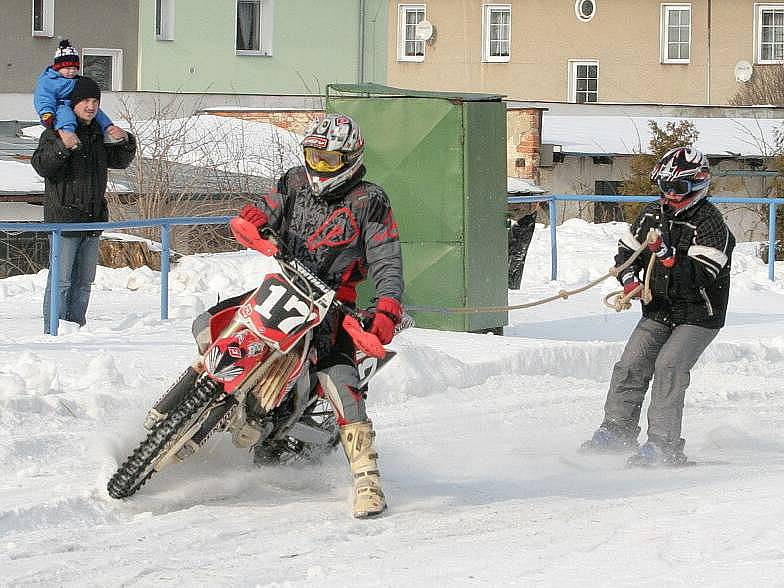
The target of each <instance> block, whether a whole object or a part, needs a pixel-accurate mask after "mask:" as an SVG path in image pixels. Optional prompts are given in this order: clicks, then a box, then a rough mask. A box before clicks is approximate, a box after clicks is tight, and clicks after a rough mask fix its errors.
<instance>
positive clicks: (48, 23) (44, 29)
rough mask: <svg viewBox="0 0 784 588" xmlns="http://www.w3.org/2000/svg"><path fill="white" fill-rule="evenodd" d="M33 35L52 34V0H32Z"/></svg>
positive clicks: (49, 35) (43, 35)
mask: <svg viewBox="0 0 784 588" xmlns="http://www.w3.org/2000/svg"><path fill="white" fill-rule="evenodd" d="M33 36H34V37H53V36H54V0H33Z"/></svg>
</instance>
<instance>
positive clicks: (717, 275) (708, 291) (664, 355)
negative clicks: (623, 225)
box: [581, 147, 735, 466]
mask: <svg viewBox="0 0 784 588" xmlns="http://www.w3.org/2000/svg"><path fill="white" fill-rule="evenodd" d="M710 178H711V174H710V166H709V164H708V158H707V157H705V155H704V154H703V153H702V152H700V151H699V150H697V149H694V148H691V147H676V148H675V149H671V150H670V151H668V152H667V153H666V154H665V155H664V156H663V157H662V158H661V159H660V160H659V162H658V163H657V164H656V165H655V166H654V168H653V171H652V172H651V179H652V180H653V181H654V182H655V183H656V184H657V186H658V187H659V190H660V191H661V194H662V197H661V199H660V200H659V201H657V202H651V203H649V204H648V205H647V206H646V207H645V208H644V209H643V210H642V212H641V213H640V216H639V217H638V218H637V220H636V221H634V223H633V224H632V225H631V227H630V230H629V232H628V233H627V234H626V235H624V236H623V237H622V238H621V240H620V242H619V243H618V254H617V255H616V256H615V263H616V266H618V265H621V264H623V263H624V262H625V261H626V260H627V259H629V257H631V255H632V253H634V251H636V250H637V249H639V248H640V247H641V243H642V242H643V241H645V239H646V237H647V235H648V232H649V230H650V229H655V230H656V231H658V234H659V237H658V239H657V240H656V241H655V242H654V243H649V244H648V247H647V250H645V251H643V253H642V255H640V257H638V258H637V259H636V260H635V262H634V263H633V264H632V265H631V266H630V267H629V268H628V269H627V270H625V271H624V272H623V273H622V274H621V275H620V276H619V280H620V282H621V283H622V284H623V287H624V291H625V292H626V293H629V292H633V291H634V290H635V289H637V288H638V287H639V286H640V282H641V280H642V278H640V277H638V274H639V273H640V272H641V271H643V268H646V267H647V266H648V263H649V260H650V259H651V256H655V262H654V265H653V269H652V270H651V276H650V287H651V294H652V298H651V299H650V301H648V302H643V303H642V319H641V320H640V322H639V323H638V324H637V326H636V327H635V329H634V331H633V332H632V334H631V336H630V337H629V341H628V342H627V343H626V347H625V348H624V350H623V354H622V355H621V358H620V360H619V361H618V363H616V364H615V367H614V369H613V373H612V379H611V381H610V389H609V391H608V392H607V400H606V402H605V405H604V420H603V422H602V424H601V426H600V427H599V428H598V429H597V430H596V432H595V433H594V434H593V437H592V438H591V439H589V440H588V441H586V442H585V443H583V445H582V447H581V450H582V451H584V452H591V453H607V452H618V451H636V452H637V453H635V454H634V455H632V456H631V457H630V458H629V460H628V462H627V463H628V465H629V466H657V465H665V466H678V465H683V464H684V463H686V461H687V460H686V456H685V455H684V453H683V446H684V443H685V440H684V439H683V438H681V425H682V422H681V421H682V418H683V402H684V396H685V394H686V388H687V387H688V385H689V371H690V370H691V368H692V367H693V366H694V364H695V363H696V362H697V360H698V359H699V357H700V355H701V354H702V352H703V351H704V350H705V348H706V347H707V346H708V345H709V344H710V342H711V341H712V340H713V339H714V338H715V337H716V335H717V334H718V332H719V329H721V327H723V326H724V319H725V316H726V313H727V302H728V299H729V289H730V263H731V258H732V250H733V248H734V246H735V238H734V237H733V235H732V233H731V232H730V230H729V228H728V227H727V225H726V224H725V222H724V219H723V218H722V215H721V212H719V210H718V209H717V208H716V207H715V206H713V205H712V204H711V203H710V202H708V201H707V199H706V197H707V194H708V188H709V187H710ZM645 271H647V270H645ZM651 379H653V386H652V390H651V404H650V407H649V408H648V441H647V442H646V443H645V445H643V446H642V447H639V448H638V444H637V435H638V434H639V432H640V427H639V420H640V410H641V408H642V403H643V399H644V398H645V393H646V392H647V390H648V384H649V383H650V381H651Z"/></svg>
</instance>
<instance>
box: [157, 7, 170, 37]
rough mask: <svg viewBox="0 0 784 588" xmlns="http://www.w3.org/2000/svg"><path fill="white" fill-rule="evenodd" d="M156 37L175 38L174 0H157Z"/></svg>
mask: <svg viewBox="0 0 784 588" xmlns="http://www.w3.org/2000/svg"><path fill="white" fill-rule="evenodd" d="M155 38H156V39H157V40H158V41H173V40H174V0H155Z"/></svg>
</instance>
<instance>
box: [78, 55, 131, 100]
mask: <svg viewBox="0 0 784 588" xmlns="http://www.w3.org/2000/svg"><path fill="white" fill-rule="evenodd" d="M122 66H123V52H122V49H88V48H85V49H82V75H85V76H87V77H90V78H92V79H94V80H95V81H96V82H98V85H99V86H100V87H101V90H106V91H111V92H117V91H119V90H122Z"/></svg>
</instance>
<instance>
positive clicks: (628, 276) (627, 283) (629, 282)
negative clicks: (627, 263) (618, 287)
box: [621, 271, 640, 298]
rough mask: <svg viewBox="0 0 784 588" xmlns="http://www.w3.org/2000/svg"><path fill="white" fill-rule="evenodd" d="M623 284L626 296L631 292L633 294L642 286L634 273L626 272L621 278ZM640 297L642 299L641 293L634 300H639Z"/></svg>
mask: <svg viewBox="0 0 784 588" xmlns="http://www.w3.org/2000/svg"><path fill="white" fill-rule="evenodd" d="M621 283H622V284H623V294H624V296H626V295H628V294H629V292H633V291H634V289H635V288H638V287H639V286H640V282H639V281H638V280H637V278H636V277H635V276H634V272H632V271H629V272H626V273H625V274H623V276H621ZM639 297H640V293H639V292H637V294H635V295H634V296H633V298H639Z"/></svg>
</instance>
